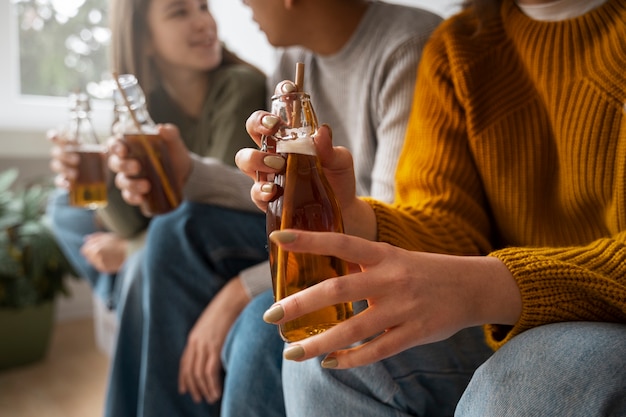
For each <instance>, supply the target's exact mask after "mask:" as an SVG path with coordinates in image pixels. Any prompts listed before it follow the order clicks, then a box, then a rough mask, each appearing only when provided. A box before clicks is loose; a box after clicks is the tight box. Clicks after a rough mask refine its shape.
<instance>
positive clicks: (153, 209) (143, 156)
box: [113, 74, 182, 215]
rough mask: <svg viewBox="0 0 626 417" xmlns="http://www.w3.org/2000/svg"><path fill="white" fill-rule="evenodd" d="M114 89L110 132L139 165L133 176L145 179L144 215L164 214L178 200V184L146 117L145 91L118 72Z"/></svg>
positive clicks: (156, 135) (154, 126) (156, 131)
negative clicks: (148, 188) (122, 143)
mask: <svg viewBox="0 0 626 417" xmlns="http://www.w3.org/2000/svg"><path fill="white" fill-rule="evenodd" d="M116 81H117V87H118V88H117V89H116V90H115V92H114V99H115V114H116V118H117V120H116V122H115V123H114V125H113V133H115V134H118V135H122V136H123V142H124V143H125V144H126V146H127V147H128V156H129V158H134V159H136V160H138V161H139V164H140V165H141V172H140V173H139V174H138V175H137V176H136V177H135V178H146V179H147V180H148V181H149V182H150V191H149V192H148V194H147V195H146V201H145V202H144V203H143V204H142V211H143V212H144V213H146V214H150V215H157V214H163V213H167V212H169V211H171V210H173V209H175V208H176V207H178V205H179V204H180V202H181V199H182V192H181V187H180V186H178V185H177V184H176V179H175V177H174V175H173V169H172V163H171V160H170V158H169V154H168V152H167V147H166V145H165V142H164V141H163V138H162V137H161V135H159V133H158V129H157V125H156V123H155V122H154V121H153V120H152V117H150V113H149V112H148V106H147V103H146V97H145V94H144V92H143V90H142V88H141V86H140V85H139V83H138V82H137V78H136V77H135V76H134V75H133V74H122V75H119V76H118V77H117V79H116Z"/></svg>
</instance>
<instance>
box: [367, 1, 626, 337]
mask: <svg viewBox="0 0 626 417" xmlns="http://www.w3.org/2000/svg"><path fill="white" fill-rule="evenodd" d="M625 22H626V0H609V1H608V2H606V3H605V4H604V5H602V6H600V7H599V8H597V9H595V10H593V11H591V12H589V13H587V14H586V15H584V16H581V17H579V18H575V19H570V20H567V21H563V22H538V21H533V20H531V19H530V18H528V17H527V16H525V15H524V14H523V13H522V12H521V11H520V10H519V9H518V8H517V7H516V6H515V5H514V3H513V1H512V0H504V1H503V5H502V8H501V13H500V15H499V16H498V17H497V18H494V19H493V20H492V21H490V22H488V23H486V24H485V23H483V26H482V29H481V31H480V32H478V34H476V32H475V31H476V22H474V21H473V20H472V19H471V18H470V16H469V15H468V14H467V13H461V14H460V15H458V16H456V17H454V18H452V19H450V20H448V21H446V22H444V23H443V24H442V25H441V27H440V28H439V29H438V30H437V32H436V33H435V34H434V35H433V37H432V38H431V40H430V42H429V45H428V46H427V48H426V49H425V51H424V54H423V57H422V61H421V64H420V70H419V75H418V82H417V85H416V90H415V91H416V94H415V97H414V102H413V109H412V113H411V116H410V122H409V126H408V132H407V137H406V143H405V147H404V150H403V153H402V156H401V158H400V162H399V166H398V171H397V196H396V201H397V207H392V206H389V205H385V204H381V203H377V202H375V201H373V200H368V201H369V202H370V204H371V205H372V206H373V207H374V210H375V211H376V215H377V220H378V237H379V240H381V241H385V242H389V243H391V244H394V245H396V246H400V247H404V248H407V249H411V250H425V251H439V252H445V253H454V254H483V255H484V254H489V255H490V256H495V257H497V258H499V259H500V260H502V261H503V262H504V263H505V264H506V266H507V267H508V268H509V269H510V271H511V272H512V274H513V276H514V277H515V279H516V281H517V283H518V285H519V288H520V290H521V294H522V300H523V312H522V315H521V318H520V320H519V322H518V323H516V324H515V326H512V327H511V326H498V325H488V326H486V327H485V329H486V334H487V340H488V342H489V343H490V345H491V346H492V347H493V348H498V347H499V346H501V345H502V344H504V343H505V342H507V341H508V340H509V339H510V338H512V337H513V336H515V335H516V334H519V333H520V332H523V331H524V330H527V329H529V328H532V327H535V326H539V325H542V324H547V323H552V322H559V321H577V320H587V321H609V322H622V323H624V322H626V23H625Z"/></svg>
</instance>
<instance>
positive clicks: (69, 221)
mask: <svg viewBox="0 0 626 417" xmlns="http://www.w3.org/2000/svg"><path fill="white" fill-rule="evenodd" d="M46 214H47V215H48V217H49V218H50V223H51V226H52V233H53V235H54V237H55V240H56V241H57V243H58V244H59V247H60V248H61V251H62V252H63V254H64V255H65V257H66V258H67V260H68V261H69V262H70V264H71V265H72V267H73V268H74V272H76V274H77V275H78V276H79V277H80V278H83V279H85V280H87V281H88V282H89V285H90V286H91V288H92V290H93V292H94V294H96V295H97V296H98V297H99V298H100V299H101V300H102V301H103V302H104V303H105V305H107V306H108V307H109V308H111V309H112V308H114V307H115V304H116V303H117V298H118V294H119V285H118V283H116V274H107V273H102V272H99V271H98V270H96V269H95V268H94V267H93V266H91V264H90V263H89V262H87V260H86V259H85V257H84V256H83V255H81V253H80V248H81V246H82V245H83V243H84V239H85V236H87V235H88V234H91V233H95V232H98V231H104V229H103V228H102V227H100V226H98V224H97V221H96V216H95V212H94V211H92V210H87V209H83V208H79V207H73V206H70V205H69V201H68V192H67V191H66V190H62V189H56V190H55V191H54V192H53V193H52V194H51V195H50V198H49V200H48V206H47V208H46Z"/></svg>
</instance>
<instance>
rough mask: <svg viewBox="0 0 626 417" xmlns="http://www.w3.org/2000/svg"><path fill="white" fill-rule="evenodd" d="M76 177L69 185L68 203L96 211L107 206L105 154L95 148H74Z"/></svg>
mask: <svg viewBox="0 0 626 417" xmlns="http://www.w3.org/2000/svg"><path fill="white" fill-rule="evenodd" d="M76 152H77V153H78V156H79V158H80V159H79V162H78V177H77V178H76V180H75V181H73V182H72V183H71V184H70V192H69V202H70V204H71V205H72V206H75V207H84V208H88V209H92V210H93V209H97V208H100V207H105V206H106V205H107V184H106V176H107V168H106V153H105V152H104V150H102V149H99V148H97V147H93V148H89V147H83V146H80V147H78V148H76Z"/></svg>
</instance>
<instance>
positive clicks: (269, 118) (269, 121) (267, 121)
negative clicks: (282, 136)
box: [261, 114, 280, 129]
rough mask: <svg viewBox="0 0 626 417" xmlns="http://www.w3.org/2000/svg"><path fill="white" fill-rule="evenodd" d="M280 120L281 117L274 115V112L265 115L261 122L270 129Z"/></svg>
mask: <svg viewBox="0 0 626 417" xmlns="http://www.w3.org/2000/svg"><path fill="white" fill-rule="evenodd" d="M279 120H280V119H279V118H278V117H276V116H274V115H273V114H268V115H265V116H263V118H262V119H261V124H262V125H263V126H265V127H266V128H268V129H273V128H274V126H276V123H278V121H279Z"/></svg>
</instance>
